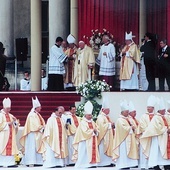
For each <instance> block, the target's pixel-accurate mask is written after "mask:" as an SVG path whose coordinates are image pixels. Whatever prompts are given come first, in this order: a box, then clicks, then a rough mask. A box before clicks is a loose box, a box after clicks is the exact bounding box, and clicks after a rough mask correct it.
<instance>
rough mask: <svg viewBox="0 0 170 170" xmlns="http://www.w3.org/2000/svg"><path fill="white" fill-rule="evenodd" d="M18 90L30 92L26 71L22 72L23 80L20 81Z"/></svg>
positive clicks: (29, 82)
mask: <svg viewBox="0 0 170 170" xmlns="http://www.w3.org/2000/svg"><path fill="white" fill-rule="evenodd" d="M20 90H22V91H30V90H31V79H30V74H29V72H28V71H25V72H24V78H23V79H21V80H20Z"/></svg>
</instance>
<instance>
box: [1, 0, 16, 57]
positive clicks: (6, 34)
mask: <svg viewBox="0 0 170 170" xmlns="http://www.w3.org/2000/svg"><path fill="white" fill-rule="evenodd" d="M0 2H1V5H0V30H1V31H0V41H1V42H2V43H3V44H4V48H5V54H6V55H7V56H8V57H13V55H14V31H13V0H12V1H11V0H1V1H0Z"/></svg>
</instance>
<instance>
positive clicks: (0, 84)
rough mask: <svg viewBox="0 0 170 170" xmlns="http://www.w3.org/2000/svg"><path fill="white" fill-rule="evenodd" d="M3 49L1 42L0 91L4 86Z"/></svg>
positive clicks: (4, 60)
mask: <svg viewBox="0 0 170 170" xmlns="http://www.w3.org/2000/svg"><path fill="white" fill-rule="evenodd" d="M3 53H4V48H3V44H2V42H0V91H2V88H3V84H4V74H5V68H6V56H5V55H3Z"/></svg>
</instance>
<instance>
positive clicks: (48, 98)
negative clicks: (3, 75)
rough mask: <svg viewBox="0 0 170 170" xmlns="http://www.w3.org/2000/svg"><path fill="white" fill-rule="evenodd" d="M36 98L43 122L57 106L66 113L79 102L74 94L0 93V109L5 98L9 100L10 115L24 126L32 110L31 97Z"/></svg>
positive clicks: (77, 96) (78, 98) (78, 97)
mask: <svg viewBox="0 0 170 170" xmlns="http://www.w3.org/2000/svg"><path fill="white" fill-rule="evenodd" d="M35 96H37V97H38V99H39V101H40V103H41V106H42V110H41V115H42V116H43V118H44V119H45V120H47V118H48V117H49V116H50V115H51V113H52V112H53V110H54V109H55V108H56V107H57V106H63V107H64V108H65V110H66V111H68V109H69V106H70V105H73V104H75V102H76V101H80V95H78V94H77V93H76V92H1V93H0V108H2V101H3V99H4V98H5V97H9V98H10V99H11V103H12V104H11V114H13V115H14V116H15V117H16V118H17V119H19V120H20V124H21V126H23V125H24V123H25V120H26V117H27V115H28V113H29V111H30V110H31V108H32V97H35Z"/></svg>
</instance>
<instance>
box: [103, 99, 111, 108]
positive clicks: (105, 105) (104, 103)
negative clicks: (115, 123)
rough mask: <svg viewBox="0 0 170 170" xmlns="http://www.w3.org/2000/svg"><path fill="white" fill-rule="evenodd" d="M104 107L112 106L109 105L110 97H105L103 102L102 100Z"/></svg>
mask: <svg viewBox="0 0 170 170" xmlns="http://www.w3.org/2000/svg"><path fill="white" fill-rule="evenodd" d="M102 108H104V109H106V108H107V109H108V108H110V106H109V100H108V98H104V99H103V102H102Z"/></svg>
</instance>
